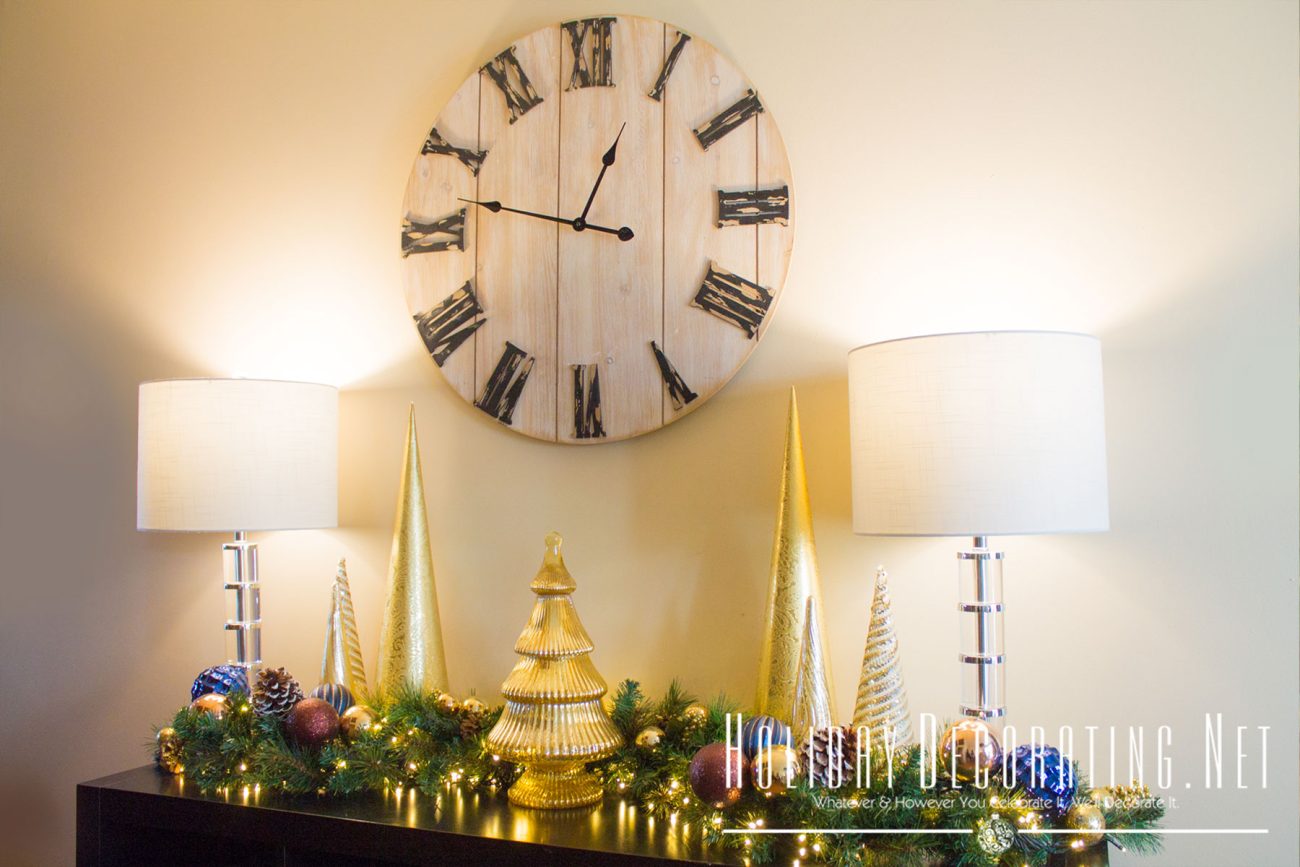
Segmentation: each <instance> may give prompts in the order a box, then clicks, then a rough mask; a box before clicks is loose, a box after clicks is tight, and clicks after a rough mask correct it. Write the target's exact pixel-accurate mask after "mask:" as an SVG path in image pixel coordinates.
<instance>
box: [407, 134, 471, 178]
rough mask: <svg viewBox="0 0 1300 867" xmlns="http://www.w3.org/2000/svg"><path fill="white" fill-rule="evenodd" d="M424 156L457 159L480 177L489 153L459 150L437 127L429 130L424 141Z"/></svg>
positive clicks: (466, 149) (421, 151)
mask: <svg viewBox="0 0 1300 867" xmlns="http://www.w3.org/2000/svg"><path fill="white" fill-rule="evenodd" d="M420 153H422V154H442V155H443V156H448V157H455V158H456V159H458V160H460V161H461V162H462V163H464V164H465V168H467V169H469V170H470V171H471V172H473V173H474V177H478V170H479V169H481V168H482V167H483V160H484V159H485V158H486V157H487V151H476V150H472V149H470V148H458V147H456V146H455V145H453V144H451V143H450V142H448V141H447V140H446V139H445V138H443V137H442V133H440V132H438V128H437V127H436V126H435V127H434V128H433V129H431V130H429V137H428V138H426V139H425V140H424V147H422V148H420Z"/></svg>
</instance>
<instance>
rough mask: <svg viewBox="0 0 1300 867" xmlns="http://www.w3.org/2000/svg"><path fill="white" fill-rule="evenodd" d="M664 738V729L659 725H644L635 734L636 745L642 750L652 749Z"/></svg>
mask: <svg viewBox="0 0 1300 867" xmlns="http://www.w3.org/2000/svg"><path fill="white" fill-rule="evenodd" d="M663 739H664V730H663V729H661V728H659V726H646V727H645V728H643V729H641V731H639V732H637V734H636V745H637V746H638V747H640V748H641V749H643V750H653V749H654V748H655V747H657V746H659V742H660V741H662V740H663Z"/></svg>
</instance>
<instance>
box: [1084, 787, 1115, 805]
mask: <svg viewBox="0 0 1300 867" xmlns="http://www.w3.org/2000/svg"><path fill="white" fill-rule="evenodd" d="M1088 798H1089V799H1090V800H1091V801H1092V802H1093V803H1094V804H1096V805H1097V806H1098V807H1101V808H1102V809H1103V810H1108V809H1110V808H1111V807H1113V806H1114V805H1115V792H1114V790H1113V789H1111V788H1110V787H1109V786H1097V787H1096V788H1094V789H1089V790H1088Z"/></svg>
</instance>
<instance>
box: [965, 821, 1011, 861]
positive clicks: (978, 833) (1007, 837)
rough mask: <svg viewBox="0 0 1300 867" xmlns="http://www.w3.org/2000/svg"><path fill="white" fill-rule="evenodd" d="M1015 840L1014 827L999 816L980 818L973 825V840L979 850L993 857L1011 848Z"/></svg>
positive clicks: (997, 856)
mask: <svg viewBox="0 0 1300 867" xmlns="http://www.w3.org/2000/svg"><path fill="white" fill-rule="evenodd" d="M1015 840H1016V829H1015V827H1014V826H1013V825H1012V824H1011V823H1010V822H1008V821H1007V820H1006V819H1004V818H1002V817H1001V816H997V815H994V816H990V817H989V818H987V819H981V820H980V821H979V824H977V825H976V826H975V842H976V844H977V845H978V846H979V847H980V851H981V852H983V853H984V854H985V855H989V856H991V857H993V858H999V857H1001V856H1002V854H1003V853H1004V852H1006V851H1007V850H1008V849H1010V848H1011V844H1012V843H1014V842H1015Z"/></svg>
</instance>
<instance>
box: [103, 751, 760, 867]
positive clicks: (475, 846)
mask: <svg viewBox="0 0 1300 867" xmlns="http://www.w3.org/2000/svg"><path fill="white" fill-rule="evenodd" d="M631 809H632V808H631V807H630V805H625V804H622V803H621V802H617V801H614V802H611V801H606V802H605V803H604V804H602V805H601V806H599V807H597V808H593V809H592V810H587V811H562V812H553V813H552V812H543V811H535V810H521V809H517V808H514V807H511V806H510V804H509V803H508V802H507V801H506V799H505V798H502V797H499V796H491V795H487V794H481V795H475V794H473V793H463V792H457V791H452V792H445V793H444V794H443V795H442V807H441V809H438V808H437V807H435V804H434V801H433V799H432V798H429V797H426V796H424V795H419V794H417V795H416V796H415V797H414V798H411V797H410V796H409V794H408V795H407V796H405V797H403V798H402V799H401V800H400V801H399V800H398V799H397V798H396V797H393V796H377V795H369V796H366V795H362V796H358V797H355V798H346V799H344V798H311V797H297V798H289V797H284V796H280V795H276V796H267V795H257V796H254V795H251V794H250V795H249V796H248V797H247V798H246V797H245V796H244V795H243V793H240V792H232V793H231V794H230V796H229V797H228V798H227V797H221V796H217V795H202V794H200V793H199V792H198V790H197V789H196V788H195V786H194V785H193V784H192V783H191V784H189V785H186V784H185V783H183V782H182V780H180V779H179V778H177V777H172V776H169V775H166V774H162V773H159V772H158V771H157V769H155V768H154V767H153V766H146V767H141V768H136V769H135V770H132V771H125V772H123V773H120V774H114V775H113V776H110V777H104V778H102V779H99V780H93V781H91V782H89V783H82V784H81V785H79V786H77V864H78V867H118V865H123V867H125V865H130V867H150V865H159V867H162V865H167V867H181V865H204V867H208V865H227V864H228V865H239V867H270V865H275V867H301V865H308V864H310V865H324V867H362V865H367V867H369V865H376V867H378V865H390V867H391V865H395V864H409V865H417V864H418V865H425V864H438V865H460V864H465V865H479V864H483V865H497V864H501V865H511V864H520V865H525V864H526V865H588V864H590V865H596V864H599V865H606V864H608V865H612V867H618V865H629V867H630V865H649V864H664V863H672V864H680V863H685V864H738V863H740V862H738V861H736V860H733V859H732V858H730V857H729V856H728V854H727V853H726V852H724V851H723V850H722V849H721V848H720V847H712V848H711V849H710V848H706V847H704V846H702V845H700V844H699V843H696V842H689V841H687V839H686V837H685V835H683V834H682V833H681V831H680V829H678V828H676V827H673V826H671V825H670V823H668V822H663V821H657V822H654V823H653V825H651V823H649V822H646V821H645V820H644V819H643V818H642V819H641V820H639V821H632V815H631V814H630V813H629V811H630V810H631Z"/></svg>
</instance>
